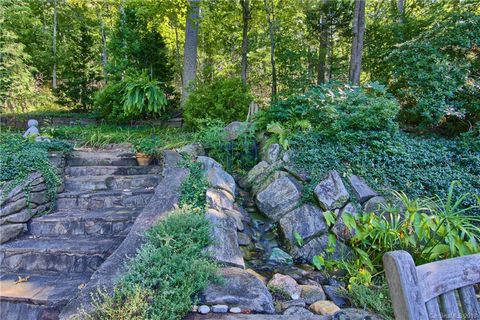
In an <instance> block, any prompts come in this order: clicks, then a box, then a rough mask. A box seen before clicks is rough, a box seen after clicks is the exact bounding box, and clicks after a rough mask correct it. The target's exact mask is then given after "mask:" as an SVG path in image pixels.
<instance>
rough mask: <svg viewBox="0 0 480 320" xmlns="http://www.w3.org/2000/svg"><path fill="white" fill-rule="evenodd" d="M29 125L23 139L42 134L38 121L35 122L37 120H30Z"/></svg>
mask: <svg viewBox="0 0 480 320" xmlns="http://www.w3.org/2000/svg"><path fill="white" fill-rule="evenodd" d="M27 125H28V129H27V131H25V133H24V134H23V137H24V138H26V137H28V136H30V135H37V134H40V132H39V131H38V128H37V127H38V121H37V120H35V119H30V120H28V122H27Z"/></svg>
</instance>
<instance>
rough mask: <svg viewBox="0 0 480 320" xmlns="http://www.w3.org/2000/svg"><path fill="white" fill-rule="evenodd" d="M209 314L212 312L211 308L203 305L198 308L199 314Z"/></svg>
mask: <svg viewBox="0 0 480 320" xmlns="http://www.w3.org/2000/svg"><path fill="white" fill-rule="evenodd" d="M209 312H210V307H209V306H206V305H201V306H200V307H198V313H201V314H207V313H209Z"/></svg>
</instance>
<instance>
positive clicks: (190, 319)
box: [184, 313, 331, 320]
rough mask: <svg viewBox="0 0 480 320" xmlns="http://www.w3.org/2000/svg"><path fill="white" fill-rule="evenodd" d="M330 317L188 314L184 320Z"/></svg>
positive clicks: (320, 319)
mask: <svg viewBox="0 0 480 320" xmlns="http://www.w3.org/2000/svg"><path fill="white" fill-rule="evenodd" d="M329 319H331V316H317V315H313V316H302V317H301V318H299V317H298V315H268V314H218V313H215V314H212V313H209V314H206V315H202V314H198V313H190V314H188V315H187V316H186V317H185V318H184V320H329Z"/></svg>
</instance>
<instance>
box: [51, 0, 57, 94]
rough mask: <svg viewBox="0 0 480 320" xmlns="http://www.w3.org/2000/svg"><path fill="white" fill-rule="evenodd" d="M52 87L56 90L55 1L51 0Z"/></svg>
mask: <svg viewBox="0 0 480 320" xmlns="http://www.w3.org/2000/svg"><path fill="white" fill-rule="evenodd" d="M52 55H53V70H52V87H53V89H57V0H53V44H52Z"/></svg>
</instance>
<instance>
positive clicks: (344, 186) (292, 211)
mask: <svg viewBox="0 0 480 320" xmlns="http://www.w3.org/2000/svg"><path fill="white" fill-rule="evenodd" d="M290 152H291V151H287V152H285V151H283V150H282V148H281V147H280V146H279V145H278V144H272V145H270V146H269V147H268V148H266V149H265V152H264V153H263V155H262V161H261V162H260V163H258V164H257V165H256V166H255V167H253V168H252V169H251V170H250V171H249V173H248V174H247V176H246V177H245V179H244V180H243V184H244V185H245V186H246V187H247V188H249V189H250V190H251V193H252V195H253V196H254V198H255V202H256V205H257V207H258V209H259V210H260V211H261V212H262V213H263V214H264V215H265V216H267V217H268V218H270V219H271V220H272V221H273V222H276V223H278V227H279V228H278V230H279V233H280V235H281V236H282V240H283V242H284V247H285V248H286V249H287V251H288V253H289V254H290V255H291V256H292V257H293V258H294V259H295V260H297V261H298V260H301V261H304V262H307V263H311V262H312V259H313V257H314V256H316V255H322V254H326V252H327V251H328V250H326V249H327V247H328V246H329V243H328V242H329V241H328V239H329V237H328V234H329V233H331V232H333V233H334V234H335V235H336V238H337V241H336V244H335V248H333V249H334V251H333V252H331V253H328V254H327V256H326V257H325V258H328V259H345V258H348V256H349V255H350V248H349V247H348V246H347V245H346V244H345V243H346V242H347V241H348V240H349V239H350V238H351V236H352V234H351V232H350V231H349V230H348V228H347V227H346V226H345V224H344V222H343V219H342V215H344V214H345V213H346V212H348V213H349V214H351V215H353V216H355V215H356V214H357V212H359V211H360V210H363V211H366V212H372V211H373V212H378V211H381V208H382V205H384V203H385V199H384V198H383V197H382V196H380V195H379V194H377V193H376V192H375V191H374V190H373V189H372V188H370V187H369V186H368V185H367V183H366V182H365V180H364V179H362V178H361V177H358V176H355V175H350V176H348V177H341V176H340V174H339V173H338V172H336V171H330V172H328V173H327V174H326V175H325V177H324V179H323V180H322V181H320V182H319V183H318V184H317V185H316V186H315V188H314V201H311V202H309V203H304V200H303V194H304V190H303V185H304V184H305V183H311V181H310V177H309V173H308V172H299V171H298V170H297V169H296V168H295V167H294V166H293V165H292V163H291V161H290V159H291V154H290ZM326 211H330V212H332V213H334V217H335V219H336V221H335V223H334V224H333V226H332V225H329V224H328V223H327V221H326V219H325V216H324V213H325V212H326ZM299 237H300V238H301V240H302V241H301V242H303V243H302V244H301V245H300V244H299V239H298V238H299Z"/></svg>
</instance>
